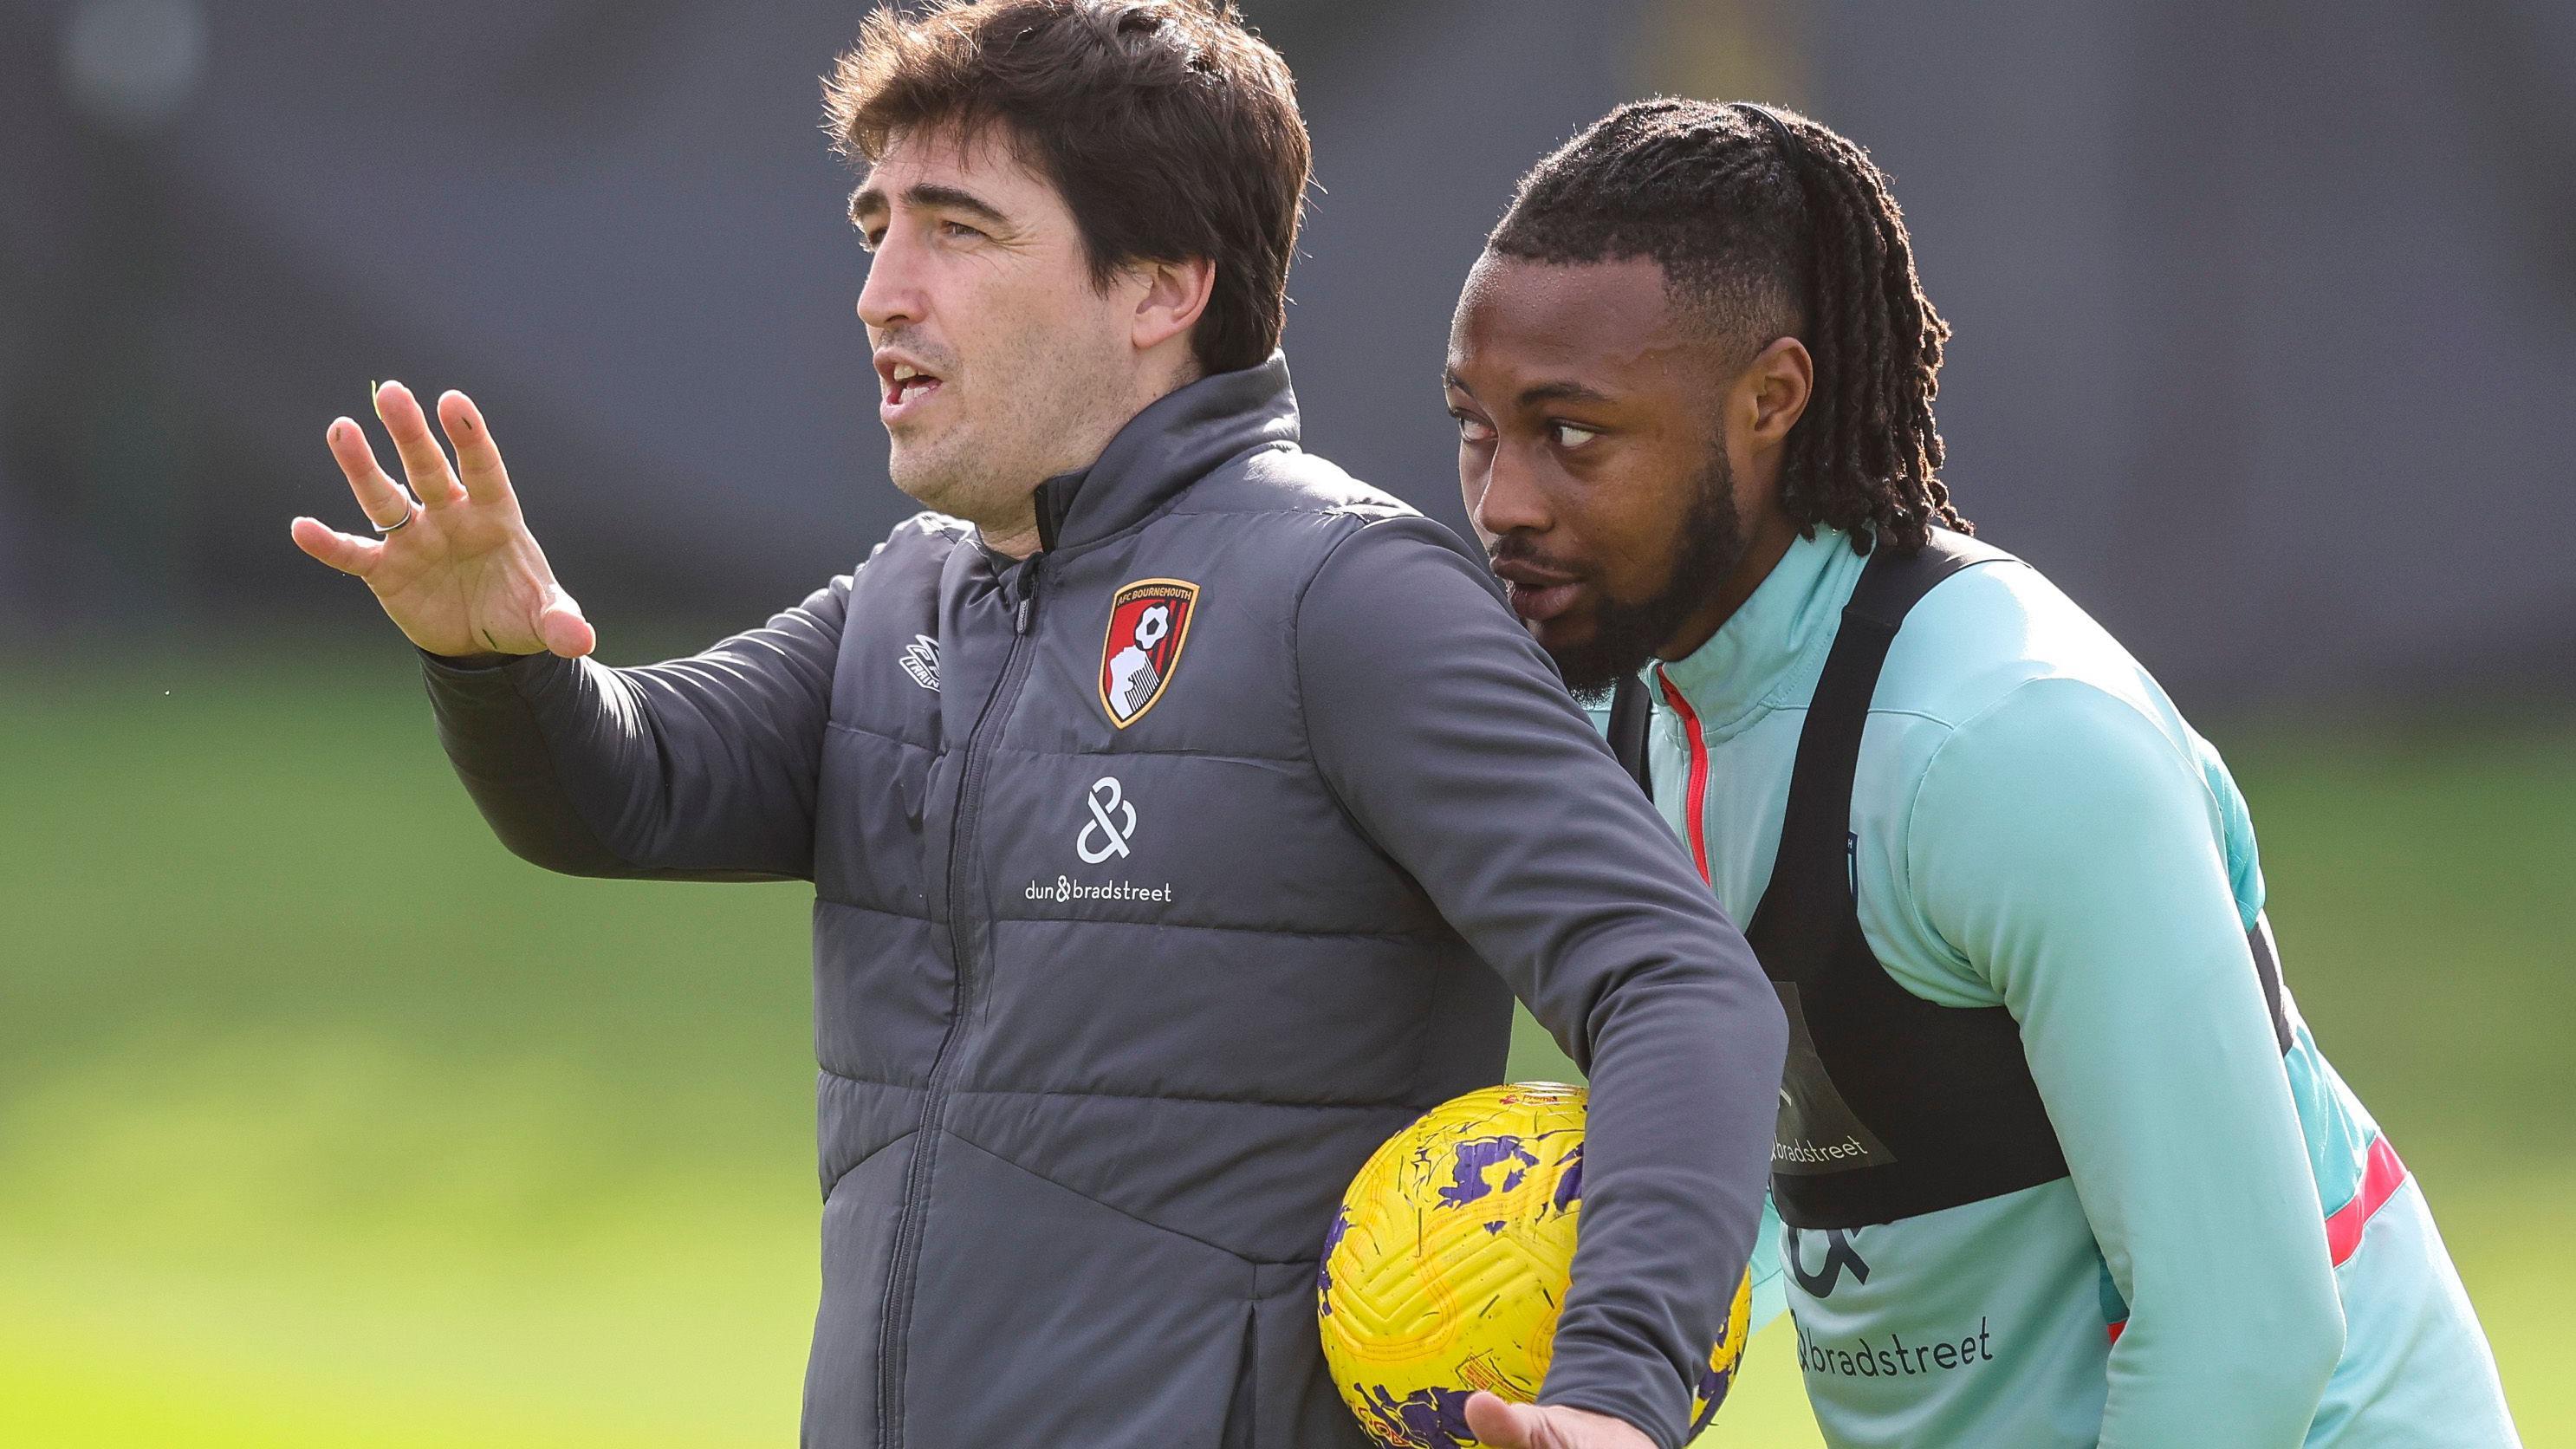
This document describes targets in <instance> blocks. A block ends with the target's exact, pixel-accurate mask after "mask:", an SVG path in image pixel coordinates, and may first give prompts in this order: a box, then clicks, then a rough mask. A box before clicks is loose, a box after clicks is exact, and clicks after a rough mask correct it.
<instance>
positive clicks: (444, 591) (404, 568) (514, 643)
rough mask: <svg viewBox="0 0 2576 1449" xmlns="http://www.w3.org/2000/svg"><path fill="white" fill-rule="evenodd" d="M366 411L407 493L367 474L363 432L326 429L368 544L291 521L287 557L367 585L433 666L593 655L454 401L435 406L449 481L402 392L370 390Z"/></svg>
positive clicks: (493, 454) (490, 453)
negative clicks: (316, 562) (445, 660)
mask: <svg viewBox="0 0 2576 1449" xmlns="http://www.w3.org/2000/svg"><path fill="white" fill-rule="evenodd" d="M375 405H376V416H377V417H378V418H380V419H382V420H383V422H384V425H385V432H386V433H387V434H388V435H389V436H390V437H391V438H392V439H393V444H394V451H395V452H396V453H398V454H400V455H401V457H402V464H403V474H404V476H405V477H407V478H409V479H410V480H411V490H410V492H408V493H406V492H405V491H404V490H403V487H402V485H401V484H399V483H396V482H395V481H394V480H393V479H392V478H391V477H389V476H387V475H386V473H385V470H384V469H383V468H381V467H378V466H377V464H376V453H375V449H374V448H373V447H372V446H371V445H369V443H368V442H367V434H366V431H365V430H364V429H363V428H360V427H359V426H358V425H357V424H356V423H354V422H352V421H350V420H349V419H347V418H335V419H333V420H332V422H331V427H330V430H329V432H328V433H327V434H326V436H327V438H328V439H329V442H330V445H331V456H332V457H333V458H334V459H335V460H337V461H338V462H339V464H340V471H341V472H343V473H345V474H347V475H348V477H349V491H350V492H352V493H354V494H356V495H357V497H358V507H359V508H360V509H361V510H362V511H363V512H364V513H365V514H366V515H367V520H368V521H369V522H370V523H372V524H374V525H375V527H376V529H377V534H378V536H377V537H374V538H360V537H358V536H357V535H355V534H347V533H341V532H339V531H337V530H335V529H333V528H331V527H329V526H328V525H326V524H324V523H322V522H321V521H319V520H318V519H312V518H298V519H296V520H295V522H294V524H293V525H292V527H291V532H292V533H293V534H294V536H295V546H296V547H297V548H300V549H302V550H304V551H305V552H306V553H309V554H311V555H313V556H314V557H315V558H317V559H320V560H321V561H322V562H324V563H326V564H329V565H330V566H331V567H333V568H335V569H338V570H339V571H340V572H342V573H345V574H355V575H357V576H358V577H359V578H362V579H364V580H366V581H367V587H368V588H370V589H373V590H374V591H375V595H376V602H377V603H379V604H382V605H383V606H384V609H385V614H386V616H387V617H389V618H391V619H392V620H393V621H394V625H395V627H397V628H399V629H401V630H402V631H403V634H404V635H405V636H406V637H408V638H409V639H410V640H411V642H413V643H414V644H417V645H419V646H420V647H421V648H423V649H426V650H428V651H429V652H430V653H432V654H445V655H449V656H458V655H468V654H484V653H491V654H536V653H541V652H546V651H552V652H553V653H556V654H560V655H563V656H564V657H565V658H567V659H573V658H579V657H580V656H582V655H584V654H588V653H589V652H590V651H591V650H592V649H593V648H594V647H596V646H597V645H598V642H599V636H598V633H597V631H595V630H593V629H592V628H591V627H590V622H589V621H588V620H586V619H584V618H583V617H582V616H581V606H580V605H579V604H576V603H574V602H573V598H572V595H570V594H567V593H565V592H564V590H563V586H562V585H561V584H558V583H556V582H555V575H554V570H553V569H552V568H550V567H548V566H547V564H546V555H545V550H543V549H541V548H539V547H537V540H536V538H535V537H534V536H533V535H532V534H530V533H529V532H528V525H527V520H526V519H524V518H522V517H520V515H519V499H518V495H516V494H514V493H512V492H511V491H510V475H509V473H508V472H507V471H505V470H504V469H503V468H502V466H501V450H500V449H499V448H497V447H495V446H493V443H492V430H491V429H490V428H489V427H487V426H485V425H484V422H483V415H482V414H481V413H480V412H479V411H477V410H476V409H475V406H474V404H473V402H472V400H471V399H469V398H467V397H466V396H465V394H463V393H461V392H451V393H448V394H447V395H445V396H444V397H441V398H440V399H439V400H438V420H439V425H440V426H441V427H442V428H444V429H445V430H446V433H447V437H448V441H449V442H450V443H452V444H453V445H454V446H455V448H456V466H455V467H454V468H453V469H451V468H449V467H448V464H447V454H446V452H445V451H444V450H442V449H441V448H440V447H439V445H438V439H437V437H436V436H435V435H434V434H432V433H431V432H430V428H429V419H428V417H427V416H426V415H424V414H423V413H422V412H421V409H420V402H419V400H418V399H416V398H414V397H413V396H412V395H411V390H410V389H409V388H406V387H404V386H403V385H402V384H401V383H398V382H388V383H386V384H384V385H383V386H381V387H379V388H377V389H376V397H375ZM415 498H417V499H418V502H417V503H415V502H414V501H413V500H414V499H415ZM388 525H390V526H388Z"/></svg>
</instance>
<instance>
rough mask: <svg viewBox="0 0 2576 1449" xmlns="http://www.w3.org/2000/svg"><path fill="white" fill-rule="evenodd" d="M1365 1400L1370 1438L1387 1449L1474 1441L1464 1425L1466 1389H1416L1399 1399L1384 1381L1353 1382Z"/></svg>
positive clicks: (1457, 1448) (1450, 1447) (1447, 1447)
mask: <svg viewBox="0 0 2576 1449" xmlns="http://www.w3.org/2000/svg"><path fill="white" fill-rule="evenodd" d="M1351 1387H1353V1388H1355V1389H1358V1390H1359V1391H1360V1397H1361V1398H1362V1399H1364V1400H1366V1401H1367V1403H1368V1417H1369V1422H1368V1423H1367V1424H1366V1425H1364V1426H1363V1427H1365V1428H1366V1429H1367V1430H1368V1431H1369V1437H1370V1438H1372V1439H1375V1440H1376V1441H1377V1442H1379V1443H1380V1444H1383V1445H1386V1446H1387V1449H1464V1446H1466V1445H1469V1444H1473V1443H1476V1442H1477V1440H1476V1431H1474V1430H1473V1429H1470V1428H1468V1427H1467V1394H1468V1391H1467V1390H1465V1389H1416V1390H1414V1391H1413V1392H1412V1393H1409V1394H1407V1395H1405V1396H1404V1397H1403V1398H1402V1399H1398V1398H1396V1397H1395V1396H1394V1395H1393V1394H1391V1393H1388V1392H1387V1389H1386V1386H1385V1385H1384V1384H1378V1385H1374V1386H1372V1385H1369V1384H1353V1385H1352V1386H1351Z"/></svg>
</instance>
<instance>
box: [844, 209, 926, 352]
mask: <svg viewBox="0 0 2576 1449" xmlns="http://www.w3.org/2000/svg"><path fill="white" fill-rule="evenodd" d="M925 281H926V279H925V278H924V277H923V276H922V275H921V269H920V266H919V265H918V262H917V259H916V258H915V257H914V255H913V249H912V248H910V247H908V246H905V245H904V244H903V243H902V242H900V241H899V240H897V238H896V236H895V234H894V233H891V232H889V233H887V235H886V239H885V242H884V244H883V245H881V246H879V247H878V248H877V250H876V254H875V255H874V256H873V257H871V258H870V259H869V261H868V279H867V281H865V282H864V283H861V284H860V286H859V320H860V321H861V322H864V323H866V324H867V325H868V326H870V327H873V328H875V329H877V330H878V331H880V332H882V331H884V330H885V329H887V328H889V327H898V326H903V325H905V324H908V323H914V322H919V321H921V320H922V319H923V318H924V317H925V316H927V315H928V314H929V311H930V306H929V303H930V297H929V293H928V291H927V289H926V287H925Z"/></svg>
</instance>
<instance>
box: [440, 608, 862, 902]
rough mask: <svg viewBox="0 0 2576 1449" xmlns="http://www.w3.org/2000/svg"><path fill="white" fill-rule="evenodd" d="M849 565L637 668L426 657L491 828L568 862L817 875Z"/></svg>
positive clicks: (460, 763)
mask: <svg viewBox="0 0 2576 1449" xmlns="http://www.w3.org/2000/svg"><path fill="white" fill-rule="evenodd" d="M849 595H850V580H849V579H848V578H847V577H843V578H838V579H834V580H833V581H832V582H831V584H830V585H829V586H827V587H825V588H821V589H817V590H816V591H815V592H814V593H813V595H812V596H811V597H809V598H807V599H806V600H805V602H804V603H802V604H800V605H798V606H797V607H795V608H792V609H789V610H787V611H786V612H784V613H781V614H779V615H777V616H775V617H773V618H772V619H770V621H769V622H768V623H767V624H766V625H764V626H762V627H760V628H758V629H753V630H749V631H747V632H745V633H741V634H736V635H734V636H733V637H732V638H729V639H726V640H724V641H723V642H721V643H719V644H717V645H716V646H715V647H713V648H711V649H709V650H707V651H706V652H704V653H702V654H695V655H692V656H690V657H688V658H686V659H675V660H672V661H670V662H668V663H664V664H655V665H650V666H647V667H644V668H640V669H610V668H608V667H606V666H604V665H600V664H596V663H593V662H591V661H590V660H587V659H581V660H573V659H559V658H556V657H554V656H553V655H550V654H532V655H528V656H525V657H523V658H519V659H515V660H512V661H511V662H509V663H507V664H503V665H499V666H496V667H491V668H472V667H465V666H461V665H459V664H457V663H454V662H451V661H443V660H440V659H437V658H435V657H427V658H425V659H424V661H423V666H422V667H423V669H424V671H425V672H426V674H427V676H428V684H429V698H430V703H431V706H432V707H433V708H434V709H435V710H436V711H437V714H438V737H439V742H440V743H441V744H443V745H445V746H446V747H447V757H448V759H449V760H450V761H452V762H453V763H454V764H455V766H456V773H457V775H458V777H459V778H461V779H463V780H464V782H465V789H466V793H468V794H470V795H472V796H473V797H474V803H475V805H476V807H477V808H479V809H481V810H482V812H483V818H484V819H485V820H487V821H490V822H491V825H492V829H493V831H494V833H496V834H498V835H499V836H500V837H501V840H502V842H503V843H504V844H506V845H508V846H509V847H510V849H511V850H513V851H515V852H517V853H518V854H519V855H520V856H522V857H524V858H526V859H528V860H531V861H534V862H535V863H537V864H538V865H542V866H544V867H546V868H547V869H549V870H559V871H564V872H566V873H568V874H572V875H601V876H653V877H659V878H665V879H670V878H678V879H688V880H767V879H802V878H809V877H811V875H812V874H813V869H814V866H813V859H814V790H815V776H816V773H817V771H818V770H819V768H820V760H821V755H822V747H823V726H824V721H825V720H826V719H827V718H828V717H829V711H830V706H831V688H832V667H833V660H834V658H835V657H836V656H837V655H838V653H839V652H840V643H841V623H842V619H843V615H844V612H845V610H846V609H847V607H848V604H849Z"/></svg>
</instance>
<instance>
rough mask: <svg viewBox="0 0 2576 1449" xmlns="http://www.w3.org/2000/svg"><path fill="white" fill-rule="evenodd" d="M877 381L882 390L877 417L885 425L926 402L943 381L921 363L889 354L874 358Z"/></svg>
mask: <svg viewBox="0 0 2576 1449" xmlns="http://www.w3.org/2000/svg"><path fill="white" fill-rule="evenodd" d="M877 381H878V382H879V384H880V385H881V386H882V388H883V390H884V393H885V400H884V401H883V402H882V403H880V404H879V405H878V407H877V416H878V417H879V418H881V419H882V420H884V421H885V422H887V423H889V424H891V423H893V422H894V421H895V420H896V419H898V418H900V417H903V416H905V415H906V414H909V413H911V412H913V411H914V410H915V409H917V408H919V407H920V406H921V405H922V404H924V403H926V402H928V401H930V399H931V398H933V397H935V396H937V395H938V393H939V390H940V388H941V387H942V386H943V385H944V384H945V379H943V378H941V377H940V376H939V374H937V373H935V372H931V371H929V370H928V369H926V368H924V367H923V366H922V365H921V364H919V363H917V362H914V361H911V360H910V359H908V358H900V357H892V356H880V357H879V358H878V359H877Z"/></svg>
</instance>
